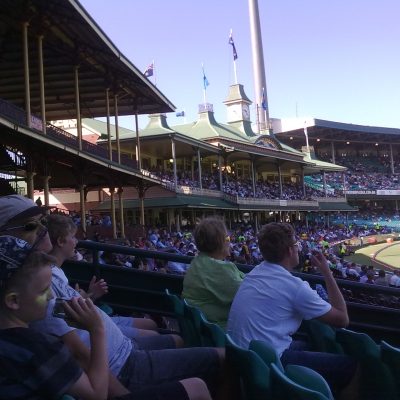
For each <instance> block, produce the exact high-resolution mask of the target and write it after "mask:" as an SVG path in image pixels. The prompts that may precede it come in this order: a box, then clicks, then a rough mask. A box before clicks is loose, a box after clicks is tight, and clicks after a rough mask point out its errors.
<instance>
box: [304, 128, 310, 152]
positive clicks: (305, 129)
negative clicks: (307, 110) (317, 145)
mask: <svg viewBox="0 0 400 400" xmlns="http://www.w3.org/2000/svg"><path fill="white" fill-rule="evenodd" d="M304 136H305V137H306V148H307V153H308V156H309V157H310V145H309V143H308V131H307V121H304Z"/></svg>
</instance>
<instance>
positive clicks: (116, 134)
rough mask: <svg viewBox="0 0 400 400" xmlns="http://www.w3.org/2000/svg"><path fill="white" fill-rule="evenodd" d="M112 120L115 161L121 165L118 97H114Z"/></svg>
mask: <svg viewBox="0 0 400 400" xmlns="http://www.w3.org/2000/svg"><path fill="white" fill-rule="evenodd" d="M114 118H115V140H116V142H117V157H118V158H117V160H118V164H121V146H120V143H119V126H118V95H114Z"/></svg>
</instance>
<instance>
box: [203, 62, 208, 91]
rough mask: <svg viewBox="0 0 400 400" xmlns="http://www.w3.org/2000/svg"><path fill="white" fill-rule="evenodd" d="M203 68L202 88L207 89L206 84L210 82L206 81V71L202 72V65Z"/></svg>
mask: <svg viewBox="0 0 400 400" xmlns="http://www.w3.org/2000/svg"><path fill="white" fill-rule="evenodd" d="M202 69H203V85H204V90H206V89H207V86H209V85H210V82H208V79H207V77H206V73H205V72H204V66H202Z"/></svg>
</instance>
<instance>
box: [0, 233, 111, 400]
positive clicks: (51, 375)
mask: <svg viewBox="0 0 400 400" xmlns="http://www.w3.org/2000/svg"><path fill="white" fill-rule="evenodd" d="M0 249H1V252H0V283H1V284H0V299H1V303H0V310H1V318H0V340H1V343H2V346H1V351H0V364H1V366H2V368H1V370H0V382H1V383H0V399H7V400H11V399H17V398H18V399H22V398H23V399H33V398H35V399H38V398H60V397H61V396H62V395H64V394H70V395H72V396H75V397H79V398H82V399H93V398H98V399H106V394H107V389H108V378H107V374H108V367H107V352H106V346H105V333H104V327H103V322H102V320H101V318H100V316H99V315H98V313H97V312H96V309H95V307H94V305H93V303H92V302H91V300H87V301H83V300H77V299H75V300H73V301H72V302H70V303H69V304H65V309H66V312H67V313H68V315H69V317H70V318H72V319H73V320H74V322H75V323H78V324H79V325H81V326H82V327H84V328H85V329H87V331H88V332H89V334H90V343H91V350H90V360H89V363H88V366H87V369H86V372H84V371H82V369H81V368H80V366H79V365H78V363H77V362H76V361H75V360H74V359H73V357H72V356H71V354H70V353H69V351H68V350H67V349H66V348H65V346H64V345H63V344H62V342H60V341H59V340H57V339H56V338H54V337H52V336H50V335H45V334H42V333H39V332H35V331H34V330H32V329H29V327H28V325H29V324H30V323H31V322H32V321H35V320H37V319H41V318H44V316H45V315H46V309H47V306H48V303H49V301H50V299H51V298H52V297H53V295H52V293H51V289H50V283H51V270H50V264H51V262H52V261H53V259H52V257H50V256H48V255H46V254H45V253H43V252H38V251H31V250H32V249H31V246H29V245H28V244H27V243H26V242H25V241H23V240H18V239H16V238H14V237H12V236H1V237H0Z"/></svg>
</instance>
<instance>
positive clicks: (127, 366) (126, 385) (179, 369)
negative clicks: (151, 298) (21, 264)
mask: <svg viewBox="0 0 400 400" xmlns="http://www.w3.org/2000/svg"><path fill="white" fill-rule="evenodd" d="M42 213H43V210H42V209H40V208H39V207H37V206H36V205H35V204H34V203H33V201H32V200H30V199H27V198H24V197H22V196H17V195H13V196H3V197H0V233H3V232H8V233H9V232H12V233H13V234H14V235H15V234H18V235H19V236H20V237H22V236H24V240H26V241H28V243H29V245H30V246H31V248H33V249H34V250H39V249H40V250H44V249H46V250H45V251H49V250H50V249H51V247H52V246H51V242H50V240H49V236H48V233H47V228H46V227H45V226H43V225H42V224H41V223H40V218H41V217H42ZM49 285H50V281H49V283H48V286H49ZM71 289H72V288H71ZM42 293H43V292H42ZM78 295H79V294H78ZM87 301H89V302H90V300H87ZM73 302H76V303H77V304H82V301H81V300H79V299H78V300H73ZM46 303H47V300H46ZM53 308H54V301H52V302H51V303H50V304H49V307H47V312H46V314H45V315H42V314H43V313H42V314H41V316H40V318H43V317H44V316H45V319H44V320H40V321H39V320H38V321H36V323H35V326H32V327H34V328H35V329H36V331H40V333H43V334H51V335H53V336H56V337H58V338H59V339H61V340H62V341H63V342H64V344H65V345H66V346H67V347H68V348H69V350H70V351H71V353H72V354H73V356H74V358H75V359H76V360H77V361H78V362H79V364H80V366H81V367H82V368H83V369H84V370H85V371H87V370H88V366H90V365H91V364H90V363H91V361H90V360H91V359H90V354H91V353H90V351H89V348H88V346H87V345H90V343H89V342H90V341H89V339H87V345H85V344H84V343H83V342H82V340H81V338H80V337H79V336H78V335H77V333H76V328H72V327H70V326H69V325H68V324H67V323H66V321H65V320H64V319H62V318H55V317H54V316H53ZM67 310H68V308H67ZM96 311H97V312H98V313H99V315H100V316H101V319H102V320H103V324H104V332H105V340H106V342H107V346H106V348H107V353H106V354H107V355H108V367H109V370H108V372H107V373H108V377H105V378H104V379H102V381H104V382H108V389H109V390H108V395H109V396H110V397H115V396H120V395H124V394H128V393H129V391H130V392H132V393H142V392H143V390H144V389H145V390H148V391H153V392H152V394H153V395H155V390H156V391H157V393H164V386H167V388H165V390H167V389H168V388H169V389H170V392H169V394H168V395H165V396H164V397H165V398H178V399H187V398H188V397H189V399H192V398H196V399H197V398H198V396H199V395H200V398H201V399H205V400H206V399H207V400H208V399H210V397H209V392H208V389H207V387H206V386H205V385H204V382H203V381H202V380H200V379H197V378H193V379H192V377H194V376H196V377H199V378H203V379H204V380H205V381H206V383H207V385H208V387H209V388H210V390H212V391H213V392H215V391H216V390H217V389H218V390H219V384H220V385H221V388H222V389H221V390H220V392H221V393H222V392H224V393H225V392H226V393H229V391H230V390H231V388H234V387H235V385H234V384H233V385H228V384H227V382H228V380H230V379H231V378H230V375H229V373H228V371H227V370H226V369H225V352H224V349H216V348H198V349H197V348H190V349H163V350H153V351H146V350H138V349H137V348H135V344H134V343H133V342H132V341H131V340H130V339H129V338H127V337H126V336H124V335H123V334H122V332H121V331H120V330H119V328H118V327H117V326H116V325H115V323H113V322H112V320H111V319H110V318H109V317H108V316H107V315H106V314H105V313H103V312H102V311H101V310H100V309H98V308H96ZM40 318H38V319H40ZM0 319H1V318H0ZM83 326H86V325H83ZM88 335H89V334H88ZM1 349H2V348H1ZM98 375H99V374H98ZM98 375H97V376H96V380H98V379H99V377H98ZM115 376H118V379H119V380H117V379H115ZM160 390H161V392H160ZM106 391H107V390H105V391H104V392H103V393H102V395H101V396H91V397H90V398H99V399H102V398H105V397H106V396H105V395H104V394H105V392H106ZM234 393H235V392H234V391H233V393H232V397H233V398H234ZM2 394H3V392H2V390H0V399H1V395H2ZM227 395H228V394H227ZM82 397H84V396H82ZM3 398H4V399H7V400H8V399H12V398H13V397H3ZM19 398H21V397H19ZM28 398H29V397H28ZM36 398H37V397H36ZM136 398H138V399H141V397H139V395H138V396H137V397H136ZM136 398H135V399H136ZM142 398H143V399H147V398H148V397H147V396H145V395H144V396H143V397H142Z"/></svg>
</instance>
